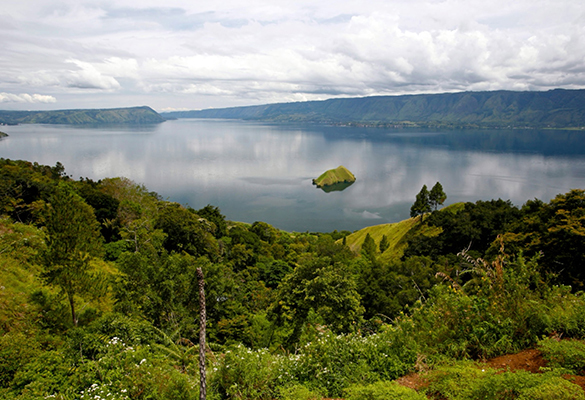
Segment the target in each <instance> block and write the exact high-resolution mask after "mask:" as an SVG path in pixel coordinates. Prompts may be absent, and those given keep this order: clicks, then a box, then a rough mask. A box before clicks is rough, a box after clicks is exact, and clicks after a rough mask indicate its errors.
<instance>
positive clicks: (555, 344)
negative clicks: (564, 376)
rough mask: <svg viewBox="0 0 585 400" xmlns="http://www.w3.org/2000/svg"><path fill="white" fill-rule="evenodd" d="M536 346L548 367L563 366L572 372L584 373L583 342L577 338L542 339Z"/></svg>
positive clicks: (584, 352)
mask: <svg viewBox="0 0 585 400" xmlns="http://www.w3.org/2000/svg"><path fill="white" fill-rule="evenodd" d="M538 348H539V350H540V351H541V352H542V356H543V358H544V359H545V360H546V361H547V364H548V366H549V367H552V368H564V369H567V370H569V371H570V372H571V373H573V374H579V375H583V374H584V373H585V343H584V342H582V341H578V340H560V341H557V340H555V339H550V338H547V339H543V340H541V341H540V342H538Z"/></svg>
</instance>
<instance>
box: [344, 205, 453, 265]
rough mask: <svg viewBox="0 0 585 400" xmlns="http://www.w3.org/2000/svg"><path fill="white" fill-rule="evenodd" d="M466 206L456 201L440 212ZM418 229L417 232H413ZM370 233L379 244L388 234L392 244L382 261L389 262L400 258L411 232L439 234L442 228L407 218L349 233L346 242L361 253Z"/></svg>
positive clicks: (381, 256) (417, 219) (383, 254)
mask: <svg viewBox="0 0 585 400" xmlns="http://www.w3.org/2000/svg"><path fill="white" fill-rule="evenodd" d="M463 206H464V203H455V204H452V205H449V206H447V207H444V208H442V209H441V210H439V212H445V211H448V212H456V211H457V210H459V209H461V208H462V207H463ZM415 229H416V232H411V231H413V230H415ZM368 233H369V234H370V236H371V237H372V239H374V241H375V242H376V244H377V245H379V244H380V241H381V240H382V236H384V235H386V237H387V238H388V242H389V244H390V246H389V247H388V249H386V251H384V253H382V254H381V255H380V261H383V262H389V261H393V260H397V259H400V258H401V257H402V255H403V253H404V250H405V249H406V247H407V242H406V239H407V237H408V234H409V233H415V234H416V235H425V236H437V235H438V234H440V233H441V228H437V227H434V226H428V225H420V217H416V218H409V219H405V220H404V221H400V222H395V223H391V224H381V225H374V226H368V227H366V228H364V229H360V230H359V231H356V232H354V233H352V234H351V235H348V236H347V238H346V243H347V245H348V246H349V248H350V249H351V250H352V251H353V252H355V253H358V254H359V253H360V252H361V250H362V244H363V243H364V240H365V238H366V235H367V234H368Z"/></svg>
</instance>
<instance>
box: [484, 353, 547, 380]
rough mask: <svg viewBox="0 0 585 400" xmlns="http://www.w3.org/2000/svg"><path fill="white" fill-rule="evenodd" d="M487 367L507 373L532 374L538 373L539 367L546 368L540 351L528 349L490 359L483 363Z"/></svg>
mask: <svg viewBox="0 0 585 400" xmlns="http://www.w3.org/2000/svg"><path fill="white" fill-rule="evenodd" d="M485 363H486V364H487V366H488V367H490V368H494V369H503V370H508V371H512V372H514V371H521V370H522V371H528V372H532V373H534V374H536V373H539V372H540V368H541V367H546V361H544V359H543V358H542V354H540V351H538V350H536V349H528V350H524V351H521V352H520V353H516V354H507V355H505V356H500V357H496V358H492V359H490V360H487V361H486V362H485Z"/></svg>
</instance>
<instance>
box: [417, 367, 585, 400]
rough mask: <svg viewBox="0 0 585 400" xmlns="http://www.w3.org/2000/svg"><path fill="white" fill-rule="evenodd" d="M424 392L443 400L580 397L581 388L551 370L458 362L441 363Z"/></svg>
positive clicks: (570, 399)
mask: <svg viewBox="0 0 585 400" xmlns="http://www.w3.org/2000/svg"><path fill="white" fill-rule="evenodd" d="M426 380H427V382H428V383H429V386H428V387H427V389H426V390H425V392H426V393H427V394H428V395H430V396H432V398H441V399H446V400H475V399H477V400H480V399H494V400H508V399H519V400H520V399H521V400H545V399H555V400H579V399H585V393H584V392H583V390H582V389H581V388H580V387H579V386H577V385H575V384H572V383H570V382H569V381H567V380H565V379H563V378H561V377H560V376H559V375H558V374H556V373H554V372H547V373H543V374H531V373H529V372H526V371H517V372H497V371H496V370H493V369H490V368H487V367H485V366H482V365H480V364H475V363H471V362H458V363H455V364H453V365H445V366H440V367H438V368H436V369H435V370H433V371H432V372H430V373H429V375H428V376H427V377H426Z"/></svg>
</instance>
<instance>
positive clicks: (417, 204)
mask: <svg viewBox="0 0 585 400" xmlns="http://www.w3.org/2000/svg"><path fill="white" fill-rule="evenodd" d="M429 212H431V203H430V200H429V190H428V189H427V185H423V187H422V188H421V190H420V192H418V194H417V195H416V199H415V200H414V204H413V205H412V207H410V217H411V218H414V217H417V216H419V215H420V216H421V221H422V220H423V218H424V216H425V214H426V213H429Z"/></svg>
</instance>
